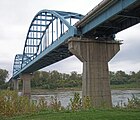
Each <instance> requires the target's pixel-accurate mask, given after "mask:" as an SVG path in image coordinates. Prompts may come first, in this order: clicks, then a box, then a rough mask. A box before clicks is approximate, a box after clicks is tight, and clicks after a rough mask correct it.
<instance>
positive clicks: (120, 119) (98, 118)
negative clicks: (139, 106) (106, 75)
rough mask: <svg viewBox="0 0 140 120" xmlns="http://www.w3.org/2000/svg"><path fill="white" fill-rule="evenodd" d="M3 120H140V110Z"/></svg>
mask: <svg viewBox="0 0 140 120" xmlns="http://www.w3.org/2000/svg"><path fill="white" fill-rule="evenodd" d="M1 120H140V110H126V109H120V110H118V109H111V110H94V109H92V110H87V111H77V112H70V111H62V112H50V111H43V112H38V113H33V114H29V115H22V116H16V117H13V118H4V119H1Z"/></svg>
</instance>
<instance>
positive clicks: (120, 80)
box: [0, 69, 140, 89]
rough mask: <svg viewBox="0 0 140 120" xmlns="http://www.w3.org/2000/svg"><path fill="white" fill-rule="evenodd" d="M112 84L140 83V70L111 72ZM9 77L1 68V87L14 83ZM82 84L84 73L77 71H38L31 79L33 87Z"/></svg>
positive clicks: (65, 86) (54, 87) (20, 81)
mask: <svg viewBox="0 0 140 120" xmlns="http://www.w3.org/2000/svg"><path fill="white" fill-rule="evenodd" d="M109 76H110V84H111V85H121V84H131V83H140V71H138V72H134V71H132V72H130V73H129V74H127V73H125V72H124V71H121V70H120V71H117V72H111V71H110V72H109ZM7 78H8V71H7V70H3V69H0V89H6V88H7V87H8V86H10V85H11V84H12V83H10V82H6V79H7ZM81 86H82V74H78V73H77V72H76V71H73V72H71V73H70V74H66V73H60V72H58V71H56V70H54V71H52V72H50V71H49V72H47V71H36V72H34V73H33V77H32V79H31V87H32V88H41V89H56V88H68V87H81ZM19 87H20V88H21V89H22V80H19Z"/></svg>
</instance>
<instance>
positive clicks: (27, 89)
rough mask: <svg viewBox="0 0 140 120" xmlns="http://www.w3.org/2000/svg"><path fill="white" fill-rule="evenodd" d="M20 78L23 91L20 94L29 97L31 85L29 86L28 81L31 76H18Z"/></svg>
mask: <svg viewBox="0 0 140 120" xmlns="http://www.w3.org/2000/svg"><path fill="white" fill-rule="evenodd" d="M20 78H21V79H22V81H23V91H22V94H23V95H25V96H28V97H30V95H31V84H30V80H31V78H32V75H31V74H22V75H20Z"/></svg>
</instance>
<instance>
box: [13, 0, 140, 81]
mask: <svg viewBox="0 0 140 120" xmlns="http://www.w3.org/2000/svg"><path fill="white" fill-rule="evenodd" d="M138 23H140V0H103V1H102V2H101V3H99V5H97V6H96V7H95V8H93V9H92V10H91V11H89V12H88V13H87V14H86V15H85V16H83V15H81V14H78V13H73V12H63V11H56V10H42V11H40V12H38V13H37V14H36V15H35V17H34V18H33V20H32V22H31V24H30V27H29V30H28V32H27V36H26V40H25V45H24V49H23V54H17V55H16V56H15V60H14V66H13V76H12V78H13V79H17V78H18V77H19V75H20V73H32V72H34V71H36V70H39V69H41V68H43V67H46V66H48V65H51V64H53V63H56V62H58V61H60V60H62V59H65V58H67V57H69V56H71V55H72V53H70V51H69V50H68V39H69V38H72V37H75V36H78V37H79V36H80V37H82V38H84V37H85V38H93V39H94V40H99V41H100V40H114V35H115V34H116V33H118V32H120V31H122V30H124V29H126V28H129V27H131V26H133V25H135V24H138Z"/></svg>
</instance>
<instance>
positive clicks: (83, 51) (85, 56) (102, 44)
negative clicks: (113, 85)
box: [68, 38, 120, 108]
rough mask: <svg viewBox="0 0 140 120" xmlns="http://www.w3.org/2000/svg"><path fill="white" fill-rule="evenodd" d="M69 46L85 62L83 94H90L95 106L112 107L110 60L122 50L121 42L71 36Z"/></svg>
mask: <svg viewBox="0 0 140 120" xmlns="http://www.w3.org/2000/svg"><path fill="white" fill-rule="evenodd" d="M68 47H69V50H70V52H72V53H73V54H74V55H75V56H76V57H77V58H79V59H80V60H81V61H82V62H83V81H82V96H83V97H84V96H89V97H90V100H91V104H92V106H94V107H97V108H99V107H102V106H105V107H111V106H112V100H111V90H110V81H109V70H108V62H109V61H110V60H111V59H112V58H113V57H114V56H115V54H116V53H117V52H118V51H119V50H120V43H119V42H117V41H114V40H112V41H97V40H93V39H80V38H71V39H70V40H69V46H68Z"/></svg>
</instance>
